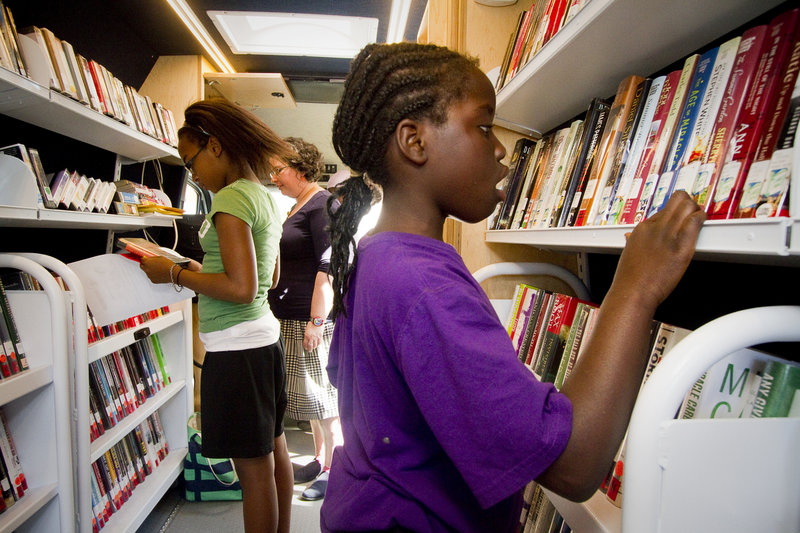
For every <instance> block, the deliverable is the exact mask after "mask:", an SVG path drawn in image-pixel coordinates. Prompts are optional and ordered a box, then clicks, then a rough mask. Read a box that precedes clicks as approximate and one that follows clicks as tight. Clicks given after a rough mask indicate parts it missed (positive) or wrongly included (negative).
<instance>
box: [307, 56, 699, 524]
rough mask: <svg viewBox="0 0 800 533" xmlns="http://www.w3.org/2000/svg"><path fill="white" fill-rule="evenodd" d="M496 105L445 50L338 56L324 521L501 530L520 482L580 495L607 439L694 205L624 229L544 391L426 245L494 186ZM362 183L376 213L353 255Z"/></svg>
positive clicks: (470, 69)
mask: <svg viewBox="0 0 800 533" xmlns="http://www.w3.org/2000/svg"><path fill="white" fill-rule="evenodd" d="M494 110H495V94H494V89H493V87H492V85H491V83H490V82H489V80H488V79H487V78H486V76H485V75H484V74H483V73H482V72H481V71H480V70H479V69H478V67H477V63H476V62H475V61H474V60H472V59H469V58H466V57H464V56H462V55H459V54H457V53H455V52H453V51H450V50H448V49H446V48H441V47H437V46H433V45H417V44H409V43H401V44H393V45H382V44H373V45H368V46H367V47H365V48H364V49H363V50H362V51H361V53H360V54H359V55H358V56H357V57H356V58H355V59H354V60H353V63H352V66H351V70H350V73H349V75H348V77H347V80H346V82H345V90H344V95H343V97H342V100H341V102H340V104H339V108H338V110H337V112H336V117H335V120H334V126H333V144H334V147H335V148H336V151H337V154H338V155H339V157H340V158H341V160H342V161H343V162H344V163H345V164H346V165H348V166H349V167H350V168H351V169H353V170H356V171H358V172H362V173H364V174H365V176H364V177H362V178H361V179H353V178H351V179H350V180H348V181H347V182H346V183H345V185H344V187H343V189H344V190H343V191H342V194H341V197H342V204H341V207H340V208H339V209H338V211H336V212H335V213H332V214H331V221H332V235H331V240H332V245H333V250H332V257H331V268H330V272H331V273H332V274H333V276H334V280H333V288H334V307H333V313H334V315H335V316H337V320H336V326H335V330H334V335H333V341H332V346H331V352H330V358H329V363H328V373H329V375H330V378H331V381H332V383H333V384H334V385H335V386H336V387H337V388H338V390H339V415H340V418H341V423H342V429H343V432H344V446H342V447H339V448H337V449H336V451H335V452H334V458H333V464H332V467H331V473H330V481H329V485H328V492H327V495H326V498H325V502H324V503H323V506H322V511H321V526H322V530H323V531H376V530H390V531H409V530H410V531H417V532H424V531H459V532H467V531H492V532H497V531H513V530H514V529H515V527H516V525H517V522H518V520H519V512H520V508H521V501H522V489H523V488H524V486H525V485H526V484H527V483H528V482H529V481H531V480H536V481H537V482H539V483H540V484H542V485H543V486H545V487H547V488H549V489H551V490H553V491H554V492H556V493H559V494H561V495H563V496H565V497H567V498H570V499H573V500H578V501H580V500H584V499H587V498H588V497H589V496H591V495H592V493H593V492H594V491H595V490H596V489H597V487H598V486H599V485H600V483H601V481H602V479H603V477H604V475H605V473H606V471H607V469H608V465H609V464H610V463H611V461H612V459H613V457H614V453H615V452H616V450H617V448H618V447H619V444H620V441H621V439H622V436H623V434H624V432H625V429H626V427H627V423H628V418H629V416H630V412H631V410H632V408H633V403H634V400H635V397H636V392H637V390H638V386H639V383H640V382H641V378H642V373H643V370H644V367H645V359H646V356H647V343H648V334H649V328H650V323H651V320H652V319H653V314H654V312H655V309H656V307H657V306H658V304H659V303H660V302H661V301H662V300H663V299H664V298H665V297H666V296H667V295H668V294H669V293H670V292H671V291H672V289H673V288H674V286H675V285H676V284H677V282H678V280H679V279H680V277H681V276H682V275H683V272H684V270H685V269H686V266H687V265H688V263H689V261H690V260H691V257H692V255H693V252H694V245H695V242H696V239H697V234H698V232H699V229H700V227H701V225H702V222H703V220H704V218H705V215H704V213H703V212H702V210H700V208H699V207H698V206H697V205H696V204H695V203H694V202H693V201H691V199H690V198H689V196H688V195H686V194H684V193H676V195H675V196H674V197H673V198H672V200H671V201H670V202H669V204H668V207H667V208H666V209H665V210H664V211H662V212H660V213H658V214H657V215H656V216H655V217H653V218H651V219H649V220H646V221H644V222H642V223H640V224H639V225H638V226H637V227H636V229H635V230H634V231H633V232H632V234H631V235H630V237H629V239H628V243H627V245H626V247H625V250H624V252H623V254H622V256H621V258H620V262H619V266H618V268H617V273H616V276H615V279H614V281H613V283H612V285H611V287H610V289H609V291H608V293H607V296H606V298H605V300H604V301H603V303H602V305H601V307H600V311H599V314H598V318H597V322H596V325H595V329H594V333H593V335H592V337H591V339H589V340H588V341H587V342H589V345H588V346H587V350H586V355H585V356H584V357H582V358H581V360H580V361H579V363H578V364H577V365H576V367H575V368H574V370H573V372H572V373H571V375H570V379H569V380H568V381H567V382H566V383H565V384H564V386H563V387H562V389H561V392H558V391H556V390H555V388H554V387H553V386H552V384H545V383H540V382H539V381H537V380H536V379H535V377H534V376H533V375H532V374H531V373H530V372H529V371H528V370H527V369H526V368H525V367H524V366H523V365H521V364H520V363H519V360H518V359H517V358H516V355H515V353H514V350H513V347H512V345H511V341H510V339H509V337H508V334H507V333H506V331H505V328H504V327H503V325H502V324H501V323H500V320H499V319H498V318H497V315H496V313H495V312H494V310H493V309H492V307H491V304H490V303H489V300H488V299H487V297H486V295H485V293H484V292H483V290H482V289H481V287H480V285H478V284H477V283H476V282H475V280H474V279H473V278H472V276H471V275H470V272H469V271H468V270H467V268H466V266H465V265H464V262H463V261H462V260H461V258H460V257H459V255H458V254H457V253H456V251H455V250H454V249H453V248H452V247H451V246H450V245H448V244H445V243H444V242H443V241H442V231H443V226H444V221H445V218H446V217H448V216H453V217H456V218H458V219H460V220H463V221H465V222H470V223H474V222H478V221H480V220H482V219H484V218H485V217H487V216H488V215H490V214H491V213H492V211H493V210H494V208H495V206H496V204H497V203H498V202H499V201H501V200H502V199H503V196H502V194H503V193H501V192H499V191H498V190H497V188H496V185H497V184H498V183H499V182H500V180H501V179H502V178H503V177H504V175H505V173H506V172H507V168H506V167H505V166H504V165H503V164H501V163H500V161H501V160H502V159H503V158H504V157H505V155H506V152H505V149H504V148H503V146H502V145H501V144H500V142H499V141H498V139H497V137H495V135H494V133H493V131H492V122H493V120H494ZM373 183H374V184H377V185H379V186H380V187H381V188H382V190H383V194H384V200H383V209H382V212H381V215H380V218H379V219H378V223H377V225H376V226H375V229H374V230H373V231H372V233H371V235H369V236H367V237H364V238H363V239H362V240H361V241H360V243H359V246H358V249H357V251H356V252H355V253H353V250H352V249H353V246H354V241H353V233H354V231H355V228H356V227H357V222H358V220H359V219H360V217H361V215H362V214H363V213H364V212H365V211H366V209H368V207H369V199H370V198H371V196H372V191H371V186H372V185H371V184H373ZM601 398H602V399H603V400H602V401H599V400H598V399H601ZM608 398H614V403H615V405H613V406H611V407H610V406H609V405H608V400H607V399H608Z"/></svg>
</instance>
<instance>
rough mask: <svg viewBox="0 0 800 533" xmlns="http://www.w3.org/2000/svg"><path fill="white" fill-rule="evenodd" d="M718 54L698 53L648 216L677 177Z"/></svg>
mask: <svg viewBox="0 0 800 533" xmlns="http://www.w3.org/2000/svg"><path fill="white" fill-rule="evenodd" d="M718 53H719V47H717V48H712V49H711V50H709V51H707V52H706V53H704V54H703V55H702V56H700V58H699V59H698V61H697V67H696V69H695V72H694V75H693V76H692V81H691V82H690V83H689V87H688V89H687V93H686V101H685V102H684V104H683V108H682V109H681V113H680V116H679V118H678V122H677V124H676V126H675V133H674V135H673V138H672V144H671V145H670V149H669V153H668V155H667V158H666V160H665V162H664V168H663V169H662V172H661V175H660V176H659V178H658V182H657V183H656V188H655V192H654V193H653V200H652V202H651V205H650V210H649V212H648V214H647V216H652V215H653V214H654V213H657V212H658V211H660V210H661V209H663V207H664V206H665V205H666V203H667V201H668V200H669V198H670V196H671V195H672V192H673V190H674V187H675V181H676V179H677V172H678V170H679V169H680V166H681V163H682V162H683V159H684V155H685V154H686V152H687V150H688V147H689V142H690V140H691V135H692V132H693V130H694V124H695V122H696V121H697V117H698V116H699V112H700V108H701V107H702V104H703V99H704V96H705V93H706V89H707V88H708V84H709V80H710V79H711V73H712V71H713V67H714V62H715V60H716V57H717V54H718Z"/></svg>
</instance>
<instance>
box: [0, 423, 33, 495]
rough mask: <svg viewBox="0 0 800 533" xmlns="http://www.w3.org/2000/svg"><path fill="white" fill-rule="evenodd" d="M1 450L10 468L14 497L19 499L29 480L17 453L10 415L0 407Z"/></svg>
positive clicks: (9, 475)
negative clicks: (10, 427)
mask: <svg viewBox="0 0 800 533" xmlns="http://www.w3.org/2000/svg"><path fill="white" fill-rule="evenodd" d="M0 451H2V453H3V460H4V462H5V466H6V468H7V469H8V478H9V480H10V481H11V486H12V488H13V490H14V498H15V499H16V500H19V499H20V498H22V496H24V495H25V491H26V490H28V481H27V479H25V474H24V472H23V471H22V462H21V461H20V459H19V453H17V447H16V445H15V443H14V437H13V436H12V435H11V431H10V430H9V424H8V417H7V416H6V413H5V410H3V409H0Z"/></svg>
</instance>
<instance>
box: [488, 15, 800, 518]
mask: <svg viewBox="0 0 800 533" xmlns="http://www.w3.org/2000/svg"><path fill="white" fill-rule="evenodd" d="M781 3H782V2H781V1H778V0H769V1H763V2H752V1H751V0H728V1H725V2H716V1H713V0H676V1H671V2H661V1H658V0H592V1H591V2H589V3H588V4H586V6H585V7H584V8H583V9H582V10H581V11H580V12H579V13H578V15H576V16H575V18H573V19H572V20H571V21H570V22H569V23H568V24H567V25H566V26H565V27H564V28H563V29H562V30H561V31H559V32H558V33H557V34H556V35H555V36H554V37H553V38H552V39H551V40H550V41H549V42H548V43H547V44H546V45H545V46H544V47H543V48H542V50H541V51H540V52H539V53H538V54H537V55H536V56H534V57H533V58H532V59H531V60H530V62H529V63H528V64H526V65H525V66H524V67H523V68H522V70H521V71H520V72H519V73H518V74H517V75H516V76H515V78H514V79H512V80H511V81H510V82H509V83H508V84H507V85H506V86H505V87H503V88H502V89H501V90H500V91H499V93H498V95H497V118H496V123H497V124H499V125H501V126H504V127H506V128H510V129H512V130H514V131H518V132H522V133H525V134H528V135H533V136H538V135H540V134H543V133H547V132H549V131H551V130H553V129H554V128H556V127H559V126H560V125H561V124H564V123H566V122H567V121H569V120H571V119H572V118H573V117H576V116H579V115H580V114H582V113H585V111H586V108H587V106H588V104H589V102H590V101H591V99H592V98H593V97H595V96H602V95H613V94H614V92H615V91H616V88H617V85H618V84H619V82H620V80H622V79H623V78H624V77H625V76H627V75H630V74H640V75H648V74H650V73H653V72H657V71H659V70H661V69H664V68H666V67H667V66H669V65H671V64H673V63H674V62H676V61H679V60H680V59H682V58H683V57H685V56H687V55H689V54H691V53H693V52H694V51H696V50H697V49H700V48H701V47H703V46H705V45H706V44H707V43H709V42H712V41H714V40H715V39H717V38H719V37H721V36H723V35H725V34H726V33H728V32H730V31H732V30H735V29H736V28H738V27H740V26H742V25H743V24H746V23H747V22H748V21H750V20H752V19H753V18H755V17H757V16H758V15H761V14H762V13H765V12H766V11H768V10H769V9H771V8H773V7H775V6H777V5H779V4H781ZM576 73H577V76H578V79H576ZM799 144H800V143H797V142H796V143H795V146H796V148H795V155H794V162H793V165H794V168H795V169H797V168H800V148H799V147H798V145H799ZM795 174H796V173H795ZM792 182H793V187H792V188H793V189H795V190H797V189H798V188H799V187H800V180H798V179H797V176H796V175H795V176H793V178H792ZM798 204H800V202H798V201H797V199H795V200H793V203H792V205H791V206H790V214H791V218H772V219H745V220H723V221H707V222H706V223H705V224H704V226H703V229H702V230H701V232H700V236H699V239H698V243H697V254H696V258H697V259H701V260H704V259H710V260H714V261H723V262H737V263H745V264H766V265H776V266H784V265H788V266H800V208H799V207H798ZM632 229H633V226H632V225H622V226H601V227H594V226H592V227H578V228H546V229H545V228H542V229H538V228H537V229H518V230H491V231H487V232H486V241H487V242H493V243H509V244H521V245H526V246H533V247H537V248H543V249H551V250H559V251H569V252H577V253H585V252H596V253H620V252H621V251H622V249H623V248H624V246H625V239H626V237H625V235H626V233H629V232H630V231H632ZM770 313H778V314H782V315H783V316H782V318H781V324H782V326H781V328H779V329H780V332H778V331H777V330H776V329H774V328H773V329H767V330H765V331H766V333H764V332H762V333H759V334H758V335H766V336H768V337H771V338H770V340H772V341H779V340H782V339H786V338H787V337H792V338H793V339H794V340H797V339H798V334H797V333H796V332H797V331H800V316H799V315H798V311H797V310H796V309H795V308H791V307H790V308H780V310H778V311H776V310H766V309H755V310H749V311H747V315H746V316H757V315H763V317H770V316H772V315H771V314H770ZM714 327H715V328H718V327H719V325H715V326H714ZM728 327H729V326H725V327H724V328H723V329H720V330H715V331H717V334H718V335H720V336H722V337H724V336H726V335H729V334H730V335H733V334H734V333H735V328H734V330H730V329H727V328H728ZM770 332H771V333H774V335H770ZM690 338H693V339H694V340H696V339H697V338H698V337H697V336H694V337H691V336H690ZM690 338H687V339H686V340H684V343H685V346H686V348H683V349H684V351H685V352H688V351H689V350H696V349H697V347H696V346H695V347H692V348H691V349H690V348H689V347H688V346H689V345H690V344H691V342H692V341H691V340H690ZM738 338H739V339H740V341H741V342H742V347H746V346H750V345H751V344H747V343H746V342H748V341H744V340H742V337H738ZM762 338H765V337H762ZM751 340H753V339H751ZM684 343H682V345H683V344H684ZM676 350H677V347H676ZM731 351H732V350H731ZM692 353H695V352H694V351H692ZM713 353H714V355H709V356H706V357H705V358H704V359H703V361H704V363H703V364H705V366H703V367H702V370H699V367H697V368H693V369H691V370H686V369H679V370H676V371H674V372H671V371H670V370H669V367H668V368H667V370H663V369H662V368H661V366H659V367H657V369H656V371H655V372H654V373H653V375H652V376H651V377H650V379H649V380H648V383H647V386H646V388H645V390H647V391H649V390H655V389H656V387H659V385H658V384H659V383H661V384H662V385H663V386H664V388H667V387H670V386H671V387H673V389H671V390H670V393H669V394H671V395H672V396H670V397H669V398H672V397H677V394H680V396H681V399H682V397H683V395H684V394H685V392H686V390H688V389H689V388H690V387H691V385H692V384H693V383H694V381H695V380H696V379H697V378H698V377H699V376H700V375H701V374H702V371H703V370H705V369H706V368H708V366H711V364H713V362H715V361H716V360H718V359H721V358H722V357H723V356H725V355H727V353H730V351H725V350H724V349H723V350H721V351H714V352H713ZM689 357H691V356H689ZM676 359H680V358H675V357H674V356H671V357H670V360H671V361H673V363H674V364H676V365H677V364H679V363H676V362H675V360H676ZM657 375H668V376H669V377H662V378H659V379H658V380H657V381H656V382H655V383H656V385H652V383H653V378H655V377H656V376H657ZM678 376H680V378H679V379H678ZM675 381H679V382H680V387H678V386H676V385H674V383H673V382H675ZM666 382H669V383H666ZM681 387H682V390H678V389H680V388H681ZM643 394H644V392H643ZM647 394H648V396H647V397H646V398H649V400H647V401H646V403H644V402H643V401H642V400H641V399H640V400H639V401H638V402H637V405H636V409H635V411H634V421H632V423H631V424H632V428H633V425H634V424H635V423H638V424H641V426H642V427H643V428H644V427H646V429H642V430H636V431H637V433H639V434H640V437H638V438H636V437H634V436H633V435H631V436H630V437H629V442H628V446H627V449H628V460H627V463H626V465H625V479H626V481H625V483H626V486H625V501H624V503H623V508H622V510H620V509H619V508H617V507H615V506H614V505H613V504H611V503H610V502H609V501H608V500H607V498H606V497H605V495H603V494H602V493H597V494H595V496H593V497H592V498H591V499H589V500H588V501H587V502H585V503H582V504H578V503H574V502H570V501H568V500H565V499H564V498H561V497H559V496H557V495H554V494H549V495H550V496H552V498H551V500H552V501H553V503H554V504H555V506H556V508H557V509H558V511H559V512H560V513H561V514H562V515H563V516H564V518H565V520H566V521H567V523H569V524H570V525H572V527H573V528H574V529H575V530H576V531H581V532H584V531H589V532H610V533H616V532H619V531H622V530H624V531H626V532H632V533H636V532H639V531H689V530H699V529H698V527H697V524H698V522H686V521H682V518H681V517H683V516H684V515H685V516H687V517H693V516H698V515H699V514H700V513H701V512H705V514H706V518H707V517H708V516H712V517H720V516H723V514H724V513H726V512H728V510H729V507H730V506H728V502H727V501H725V499H724V498H715V497H714V494H715V490H716V489H717V488H718V487H717V484H716V482H717V481H719V479H716V478H715V476H716V475H717V474H718V473H719V470H720V469H721V467H720V466H719V465H718V464H715V465H714V466H711V467H709V466H707V465H706V464H702V463H701V462H700V461H695V460H692V459H691V458H690V457H689V450H690V447H689V443H695V442H697V441H705V442H707V443H714V444H713V445H716V446H717V447H718V449H721V448H722V444H720V443H721V442H725V443H726V444H727V445H728V450H727V451H726V454H727V455H726V457H727V458H728V459H729V460H731V461H733V460H735V458H738V460H739V461H742V460H743V459H745V458H747V457H749V456H750V455H752V454H753V453H756V452H754V450H755V449H757V448H756V445H755V444H754V443H757V444H758V445H765V443H767V444H766V445H767V448H764V449H766V450H768V451H767V454H769V453H771V452H773V451H775V453H774V454H773V455H774V456H775V457H781V458H783V459H787V455H792V456H796V454H795V453H794V452H787V451H786V449H791V447H792V444H793V443H795V442H797V441H796V438H795V437H797V436H798V432H800V423H798V422H797V421H796V420H791V419H775V420H733V421H725V420H693V421H674V420H672V417H673V416H674V413H675V411H676V406H672V404H671V403H670V402H669V401H668V402H667V403H670V405H666V404H665V403H664V402H662V394H661V393H659V392H656V393H653V392H649V393H647ZM664 394H666V393H664ZM672 399H674V398H672ZM679 401H680V400H678V402H679ZM672 403H674V402H672ZM670 408H671V411H670V412H669V413H666V411H668V410H670ZM637 413H638V415H637ZM662 415H663V416H662ZM636 420H639V422H636ZM631 431H634V430H633V429H631ZM645 433H646V436H645V435H644V434H645ZM726 439H727V440H726ZM732 440H735V441H736V442H737V444H736V445H735V446H730V442H732ZM770 442H772V444H771V445H770V444H769V443H770ZM776 442H777V444H775V443H776ZM672 443H678V444H676V445H674V446H673V445H672ZM770 446H771V447H770ZM634 448H636V451H635V452H634V451H633V450H634ZM705 448H706V449H705V453H706V455H705V457H708V456H709V455H713V452H712V451H709V450H711V449H712V444H708V445H707V446H706V447H705ZM659 454H661V455H659ZM760 455H763V452H762V453H761V454H760ZM644 456H646V457H644ZM667 457H668V458H669V459H668V460H669V461H672V462H674V463H675V464H676V465H680V466H679V467H677V468H674V469H672V470H670V471H669V472H667V473H665V471H664V468H663V467H664V465H663V464H662V462H663V461H665V460H667V459H665V458H667ZM698 457H700V455H698ZM632 458H633V460H632ZM775 463H776V461H775V460H770V461H769V463H768V466H767V470H768V469H769V465H773V466H774V465H775ZM798 463H800V461H799V460H796V459H794V458H793V457H790V458H788V460H787V461H786V462H785V463H784V464H785V465H786V472H788V474H785V473H782V474H781V477H780V479H784V477H786V476H792V475H793V476H794V477H795V479H796V476H797V474H798V473H800V464H798ZM729 466H730V465H729ZM709 468H710V469H709ZM747 468H750V470H755V469H757V467H747ZM745 469H746V468H745ZM741 470H742V469H741V468H740V469H738V470H736V469H733V470H732V472H741ZM750 470H748V472H747V474H748V476H749V477H748V476H744V477H743V478H742V479H750V480H751V481H752V480H753V479H757V478H758V477H757V476H754V475H751V474H752V472H751V471H750ZM770 472H774V470H771V471H770ZM728 474H729V475H728V477H727V478H724V479H726V481H725V482H727V483H728V486H729V488H731V490H733V488H735V489H736V490H737V491H738V492H740V493H741V495H740V496H739V497H738V500H737V499H734V500H732V501H733V502H734V503H733V506H737V505H738V507H739V508H738V509H735V511H736V512H733V513H731V514H732V516H738V517H739V520H738V524H737V523H736V520H733V521H726V524H731V523H733V524H732V525H731V527H734V526H735V527H734V529H725V528H723V529H720V528H719V527H717V526H718V525H719V524H718V523H715V524H714V525H712V526H711V527H710V529H709V528H706V529H705V530H709V531H710V530H716V531H722V530H724V531H745V530H746V529H745V526H744V524H750V525H752V521H748V520H745V519H743V518H742V517H743V516H744V515H747V513H748V512H750V514H749V515H747V516H749V517H751V518H752V517H753V516H758V517H762V516H763V515H762V514H760V513H759V512H758V511H756V510H754V506H753V505H745V502H743V501H742V498H745V499H746V497H747V495H748V494H752V492H753V491H754V490H758V485H754V484H750V483H747V482H746V483H745V485H747V487H748V488H746V489H743V488H742V487H743V485H742V481H741V480H740V479H739V478H736V476H735V475H732V474H730V473H728ZM681 476H683V477H681ZM687 478H688V479H689V480H690V481H687ZM719 478H720V479H723V476H719ZM732 478H733V479H732ZM698 479H701V480H702V482H701V483H698V485H699V486H702V487H704V488H703V491H704V492H703V491H701V492H697V491H686V490H685V488H686V487H687V486H689V485H692V484H693V483H695V482H697V480H698ZM761 479H762V481H763V483H762V487H766V486H767V485H769V486H774V485H773V484H772V483H771V482H768V481H767V479H768V478H763V477H762V478H761ZM725 482H723V483H725ZM795 485H796V483H795ZM681 487H683V489H684V492H685V493H686V494H692V495H694V496H695V497H697V498H698V501H697V503H696V504H695V506H694V507H692V506H690V505H688V503H687V499H688V497H687V496H685V495H684V496H681V494H680V491H681ZM666 490H669V491H670V492H666ZM661 491H664V492H661ZM765 492H767V493H768V494H771V496H772V498H771V499H772V500H773V502H772V504H771V507H768V509H770V510H776V509H777V511H776V513H777V514H776V516H781V517H784V518H785V517H786V516H787V515H790V517H789V519H790V520H794V521H793V522H791V521H790V522H784V523H789V524H795V525H794V526H793V527H792V526H791V525H790V526H789V529H785V528H779V529H775V528H772V529H770V526H769V525H767V526H765V527H764V528H756V529H751V531H752V530H797V525H796V524H798V523H800V522H799V521H800V518H797V517H796V516H795V515H800V511H797V510H796V507H797V506H796V505H795V504H796V501H797V497H796V494H795V493H794V492H792V491H788V492H787V493H786V494H787V495H788V498H786V499H784V498H783V494H781V495H779V496H777V497H776V496H775V492H774V491H773V492H772V493H769V491H765ZM727 493H728V492H726V494H727ZM764 499H765V498H764V497H763V496H762V497H759V498H755V499H754V501H759V502H761V501H763V500H764ZM700 507H704V508H705V509H704V510H703V509H700ZM684 511H686V512H684ZM793 513H794V514H793ZM665 516H666V517H667V518H665ZM702 523H707V522H702ZM766 524H771V523H770V522H766ZM681 527H682V528H683V529H681ZM701 529H702V528H701Z"/></svg>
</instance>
